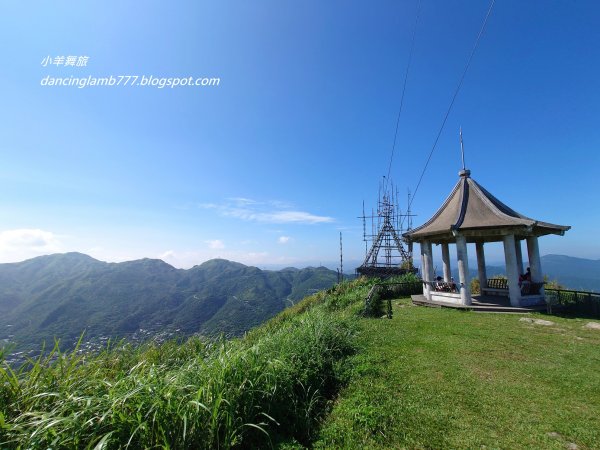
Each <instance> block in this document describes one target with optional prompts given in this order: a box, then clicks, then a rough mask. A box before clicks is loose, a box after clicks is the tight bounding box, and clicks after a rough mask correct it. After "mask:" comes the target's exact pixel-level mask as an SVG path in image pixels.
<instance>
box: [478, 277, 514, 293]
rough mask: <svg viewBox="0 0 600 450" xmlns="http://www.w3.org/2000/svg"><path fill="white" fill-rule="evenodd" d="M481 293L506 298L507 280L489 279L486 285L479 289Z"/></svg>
mask: <svg viewBox="0 0 600 450" xmlns="http://www.w3.org/2000/svg"><path fill="white" fill-rule="evenodd" d="M481 293H482V294H487V293H489V294H492V295H493V294H496V295H506V296H508V280H507V279H506V278H489V279H488V280H487V285H486V286H485V287H482V288H481Z"/></svg>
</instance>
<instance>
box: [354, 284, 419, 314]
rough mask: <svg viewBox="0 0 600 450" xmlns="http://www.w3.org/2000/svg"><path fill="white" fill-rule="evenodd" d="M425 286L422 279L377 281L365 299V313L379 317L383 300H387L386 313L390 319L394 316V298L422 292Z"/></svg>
mask: <svg viewBox="0 0 600 450" xmlns="http://www.w3.org/2000/svg"><path fill="white" fill-rule="evenodd" d="M422 292H423V288H422V287H421V282H420V281H409V282H403V283H377V284H374V285H373V286H372V287H371V290H370V291H369V293H368V294H367V298H366V299H365V309H364V311H363V314H364V315H365V316H370V317H378V316H379V315H380V314H381V313H382V311H381V309H382V308H381V306H382V305H381V302H382V301H384V300H385V301H386V314H387V317H388V319H391V318H392V301H391V300H392V299H393V298H398V297H404V296H408V295H415V294H421V293H422Z"/></svg>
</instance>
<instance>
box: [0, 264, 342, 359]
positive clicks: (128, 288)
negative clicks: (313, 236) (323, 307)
mask: <svg viewBox="0 0 600 450" xmlns="http://www.w3.org/2000/svg"><path fill="white" fill-rule="evenodd" d="M336 277H337V274H336V272H334V271H332V270H329V269H326V268H324V267H319V268H305V269H292V268H288V269H284V270H281V271H266V270H260V269H258V268H256V267H249V266H245V265H243V264H239V263H235V262H231V261H227V260H223V259H215V260H211V261H207V262H205V263H203V264H201V265H199V266H195V267H193V268H191V269H189V270H182V269H176V268H174V267H172V266H170V265H169V264H167V263H165V262H163V261H161V260H156V259H142V260H137V261H129V262H123V263H106V262H101V261H98V260H95V259H93V258H91V257H90V256H87V255H83V254H80V253H66V254H56V255H50V256H42V257H38V258H34V259H30V260H27V261H23V262H20V263H11V264H0V343H2V344H1V345H3V346H7V345H8V346H9V347H14V348H12V350H13V351H14V352H27V351H29V352H32V354H33V353H34V352H35V351H36V350H38V349H39V348H40V346H41V343H42V342H44V341H45V342H46V345H47V346H48V345H50V346H52V345H53V343H54V338H58V339H60V340H61V347H64V348H69V347H71V346H72V345H73V344H74V343H75V342H76V340H77V339H78V338H79V336H80V335H81V333H82V332H83V331H84V330H85V338H84V340H85V345H86V346H87V347H89V348H94V347H97V346H100V345H101V344H102V343H103V342H105V341H107V340H108V339H109V338H121V337H125V338H128V339H129V340H133V341H141V340H147V339H149V338H154V339H162V338H164V337H170V336H173V335H181V336H188V335H191V334H201V335H215V334H220V333H223V334H224V335H226V336H237V335H241V334H243V333H244V332H245V331H247V330H249V329H250V328H252V327H254V326H256V325H258V324H260V323H262V322H264V321H265V320H266V319H268V318H270V317H272V316H273V315H275V314H277V313H278V312H279V311H281V310H282V309H284V308H285V307H286V306H289V305H290V304H293V303H294V302H295V301H297V300H299V299H301V298H303V297H304V296H306V295H307V294H308V293H311V292H313V291H314V290H316V289H323V288H327V287H330V286H331V285H332V284H333V283H334V282H335V281H336ZM21 355H22V354H21Z"/></svg>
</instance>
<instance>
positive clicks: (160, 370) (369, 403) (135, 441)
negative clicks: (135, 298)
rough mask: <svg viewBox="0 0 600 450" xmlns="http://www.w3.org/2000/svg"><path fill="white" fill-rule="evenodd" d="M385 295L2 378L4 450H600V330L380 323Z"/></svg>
mask: <svg viewBox="0 0 600 450" xmlns="http://www.w3.org/2000/svg"><path fill="white" fill-rule="evenodd" d="M372 283H373V282H372V281H367V280H363V279H359V280H355V281H352V282H346V283H343V284H340V285H336V286H335V287H334V288H331V289H328V290H327V291H321V292H319V293H317V294H315V295H312V296H310V297H307V298H306V299H304V300H303V301H301V302H299V303H298V304H296V305H295V306H293V307H291V308H288V309H286V310H285V311H283V312H282V313H280V314H279V315H277V316H276V317H274V318H273V319H271V320H269V321H268V322H266V323H265V324H263V325H261V326H259V327H257V328H256V329H254V330H253V331H251V332H250V333H248V334H247V335H246V336H244V337H243V338H237V339H232V340H229V341H223V340H217V341H206V340H202V339H199V338H197V337H193V338H191V339H189V340H187V341H185V342H182V343H177V342H167V343H165V344H160V345H158V344H151V345H150V344H149V345H145V346H142V347H139V348H134V347H131V346H125V347H118V348H113V349H107V350H105V351H104V352H103V353H101V354H99V355H96V356H93V355H77V354H75V353H71V354H67V355H61V356H60V357H52V355H50V356H49V357H48V358H46V359H40V360H39V361H37V362H36V363H35V364H34V365H33V366H31V367H29V370H28V371H26V372H21V373H20V374H15V373H12V372H10V371H7V370H3V369H0V423H1V424H2V427H0V445H1V446H2V447H3V448H4V447H6V448H17V447H23V448H25V447H27V448H46V447H49V446H52V447H57V448H58V447H60V448H63V447H64V448H82V447H87V448H92V447H94V446H95V447H96V448H120V447H123V446H125V445H126V444H128V445H129V446H130V447H131V448H149V447H168V448H200V449H202V448H207V449H208V448H217V447H219V448H231V447H237V448H269V447H274V448H286V449H291V448H305V447H311V448H382V449H384V448H548V449H557V450H558V449H564V448H598V442H600V430H599V429H598V427H597V417H598V415H599V414H600V398H599V397H598V396H597V395H596V394H597V392H598V391H599V390H600V379H599V378H598V377H597V373H598V371H599V370H600V358H599V356H598V352H597V349H598V345H600V331H598V330H596V329H593V328H592V327H589V326H586V325H587V324H588V321H589V319H580V318H577V317H569V318H562V317H556V316H551V317H548V316H544V318H545V319H550V324H544V325H537V324H535V323H534V322H533V321H531V320H528V321H522V320H521V316H520V315H515V314H479V313H473V312H463V311H456V310H449V309H435V308H423V307H415V306H412V305H411V303H410V301H409V300H407V299H396V300H393V301H392V305H393V318H392V319H391V320H388V319H379V318H365V317H363V315H362V311H363V305H364V298H365V296H366V294H367V292H368V291H369V289H370V287H371V284H372ZM533 318H536V315H533ZM54 356H56V355H54Z"/></svg>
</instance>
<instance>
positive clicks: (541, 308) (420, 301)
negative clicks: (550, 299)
mask: <svg viewBox="0 0 600 450" xmlns="http://www.w3.org/2000/svg"><path fill="white" fill-rule="evenodd" d="M411 299H412V302H413V304H414V305H417V306H428V307H430V308H452V309H460V310H465V311H474V312H490V313H513V314H526V313H530V312H545V311H546V305H536V306H520V307H516V306H511V305H510V301H509V299H508V298H507V297H501V296H494V295H475V296H473V303H472V304H471V305H468V306H465V305H457V304H456V303H446V302H440V301H429V300H427V299H426V298H425V296H424V295H411Z"/></svg>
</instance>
